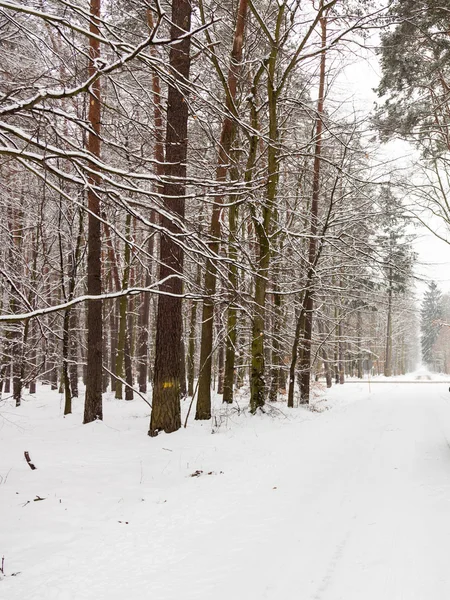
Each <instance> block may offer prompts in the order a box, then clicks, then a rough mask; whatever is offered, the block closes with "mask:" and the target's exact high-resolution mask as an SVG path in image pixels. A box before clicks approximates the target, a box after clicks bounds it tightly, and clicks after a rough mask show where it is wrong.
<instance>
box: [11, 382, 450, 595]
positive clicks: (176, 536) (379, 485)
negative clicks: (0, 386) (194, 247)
mask: <svg viewBox="0 0 450 600" xmlns="http://www.w3.org/2000/svg"><path fill="white" fill-rule="evenodd" d="M349 387H351V389H348V388H346V386H343V387H341V388H340V389H339V388H337V389H336V390H335V391H333V392H332V393H335V394H340V395H341V396H342V397H343V396H345V395H349V394H351V395H352V396H355V397H356V396H358V395H359V396H361V398H362V399H361V400H360V401H358V402H354V403H351V404H347V405H345V406H341V407H340V408H335V409H333V410H331V411H328V412H326V413H323V414H320V415H316V414H310V413H306V412H304V411H298V412H299V413H300V412H301V413H302V415H303V417H301V418H296V419H293V420H292V421H284V420H279V421H277V422H273V421H271V422H268V421H267V417H265V418H257V419H254V420H253V421H252V420H251V418H250V417H247V418H245V417H244V419H246V420H245V426H243V427H241V426H240V424H239V425H236V426H235V427H231V428H229V429H228V430H226V431H224V432H221V431H219V433H217V434H216V435H213V436H211V435H210V434H209V432H208V433H207V431H206V430H205V428H204V429H201V428H200V427H199V426H197V427H193V428H191V429H188V430H187V431H185V432H180V433H179V434H176V435H171V436H161V437H160V438H157V439H156V440H149V439H147V438H145V436H144V435H142V425H143V422H142V418H144V417H143V416H142V415H141V416H142V418H139V419H138V418H137V417H138V415H134V417H136V418H135V419H134V421H135V422H136V423H138V425H139V429H140V430H141V431H140V432H138V430H137V427H136V426H135V429H131V428H130V429H128V430H126V431H125V432H124V431H122V432H117V431H116V430H113V429H110V427H107V426H106V425H102V424H95V425H94V426H92V427H91V426H90V428H89V430H88V431H87V430H86V428H82V427H81V426H80V425H79V424H78V422H77V423H75V418H74V420H73V421H72V422H70V420H69V421H67V420H65V421H64V422H63V425H64V427H62V429H63V431H62V432H61V420H60V419H59V420H57V421H56V420H55V421H54V422H53V426H52V427H53V429H52V430H51V431H46V432H44V431H41V436H42V437H41V438H39V439H37V437H36V431H37V430H38V429H39V428H40V427H41V425H42V427H43V423H44V416H42V422H41V421H39V422H38V424H37V425H36V426H35V428H34V429H31V427H30V428H27V427H26V426H25V423H28V421H26V409H28V407H24V412H23V420H22V421H21V423H20V424H17V423H16V425H15V426H14V427H13V426H11V425H9V426H4V427H3V428H2V430H1V432H0V435H1V438H0V440H1V444H2V446H1V458H0V474H1V475H4V474H5V471H7V470H8V469H9V468H10V467H12V471H11V472H10V474H9V476H8V480H7V482H6V483H5V484H3V485H0V511H1V512H0V519H1V526H0V553H3V554H5V559H6V565H7V567H8V565H9V566H10V565H14V570H17V571H20V575H17V576H16V577H11V576H7V577H5V578H4V579H3V580H2V581H0V598H1V599H2V600H23V599H24V598H27V600H94V599H96V600H144V599H147V598H151V597H155V598H158V600H230V598H236V599H238V600H241V599H242V600H263V599H270V600H290V599H291V598H292V599H294V598H295V599H297V598H298V599H301V600H381V599H383V600H401V599H404V600H428V599H429V600H447V599H448V598H449V597H450V569H449V567H448V563H449V554H450V550H449V546H450V393H449V391H448V384H447V385H446V384H442V385H436V384H434V385H427V384H420V385H417V386H413V385H408V386H402V385H394V384H393V385H383V386H378V387H376V386H373V388H372V393H371V394H370V395H368V393H367V386H364V387H363V386H362V385H354V386H349ZM344 388H346V389H344ZM47 408H48V406H47V404H46V405H45V407H43V408H42V410H47ZM134 410H136V409H134ZM45 414H47V413H45ZM43 415H44V413H43ZM241 419H242V417H241ZM130 421H131V419H130ZM45 422H47V421H45ZM19 426H20V429H18V427H19ZM86 431H87V433H86ZM11 432H13V433H11ZM58 432H60V433H59V437H58ZM44 433H45V435H44ZM206 433H207V435H206ZM13 434H14V435H13ZM52 436H53V438H52ZM30 444H32V446H30ZM113 444H114V445H113ZM25 445H26V446H27V447H26V448H25ZM28 446H29V447H28ZM24 449H28V450H30V452H31V454H32V458H33V459H34V460H35V462H36V464H38V466H39V467H40V468H39V469H38V471H36V472H31V471H30V470H29V469H28V467H27V465H26V464H25V465H23V462H24V461H23V458H21V457H20V453H22V455H23V450H24ZM6 454H7V455H8V456H9V459H7V458H6ZM16 454H17V455H18V456H19V458H18V459H17V460H16V458H14V459H13V458H11V457H12V456H14V457H15V455H16ZM143 457H145V460H144V458H143ZM197 469H201V470H203V474H201V475H200V476H199V477H189V475H190V474H192V473H193V472H194V471H195V470H197ZM208 471H213V473H212V474H211V475H208V474H207V473H208ZM221 471H223V473H221ZM35 495H41V496H43V497H44V496H45V497H46V500H45V501H40V502H30V504H29V505H25V506H23V502H21V500H23V499H25V498H27V499H30V500H32V499H33V497H34V496H35ZM19 499H20V501H19ZM119 521H122V522H121V523H120V522H119ZM125 521H128V523H125ZM11 569H13V567H12V566H11Z"/></svg>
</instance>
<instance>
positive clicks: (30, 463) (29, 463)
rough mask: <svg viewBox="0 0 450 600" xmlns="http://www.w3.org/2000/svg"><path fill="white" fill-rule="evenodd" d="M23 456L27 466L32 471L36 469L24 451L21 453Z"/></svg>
mask: <svg viewBox="0 0 450 600" xmlns="http://www.w3.org/2000/svg"><path fill="white" fill-rule="evenodd" d="M23 455H24V456H25V460H26V461H27V463H28V466H29V467H30V469H31V470H32V471H35V470H36V467H35V466H34V464H33V463H32V462H31V458H30V454H29V453H28V452H27V451H26V450H25V452H24V453H23Z"/></svg>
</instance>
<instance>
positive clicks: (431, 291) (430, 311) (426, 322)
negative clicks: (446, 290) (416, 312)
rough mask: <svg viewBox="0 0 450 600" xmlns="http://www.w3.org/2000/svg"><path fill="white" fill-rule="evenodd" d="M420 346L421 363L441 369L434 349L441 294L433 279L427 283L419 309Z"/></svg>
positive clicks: (440, 308) (440, 318)
mask: <svg viewBox="0 0 450 600" xmlns="http://www.w3.org/2000/svg"><path fill="white" fill-rule="evenodd" d="M420 316H421V322H420V330H421V334H422V337H421V346H422V360H423V363H424V364H425V365H426V366H427V367H428V368H430V369H432V370H433V371H437V370H441V369H442V367H443V364H442V363H441V364H439V361H438V357H437V350H436V342H437V340H438V336H439V332H440V329H441V327H442V323H441V320H442V294H441V292H440V291H439V288H438V286H437V285H436V283H435V282H434V281H432V282H431V283H429V284H428V289H427V290H426V292H425V294H424V297H423V300H422V308H421V311H420Z"/></svg>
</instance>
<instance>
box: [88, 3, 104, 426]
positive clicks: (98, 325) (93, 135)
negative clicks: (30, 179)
mask: <svg viewBox="0 0 450 600" xmlns="http://www.w3.org/2000/svg"><path fill="white" fill-rule="evenodd" d="M90 12H91V21H90V25H89V31H90V32H91V33H92V34H95V35H97V36H100V30H99V26H98V25H99V20H100V0H90ZM99 58H100V42H99V40H98V39H97V38H96V37H94V36H92V37H91V38H90V39H89V67H88V74H89V76H92V75H94V73H95V72H96V62H97V60H98V59H99ZM100 110H101V99H100V79H97V80H96V81H95V83H93V84H92V86H91V88H90V93H89V113H88V120H89V124H90V130H89V134H88V142H87V150H88V152H90V153H91V154H92V155H93V156H94V157H95V158H98V157H100V119H101V112H100ZM94 168H95V167H94ZM99 184H100V177H99V176H98V175H97V174H91V175H90V177H89V187H88V192H87V198H88V208H89V220H88V257H87V293H88V294H89V295H92V296H99V295H101V293H102V263H101V247H102V244H101V223H100V220H99V217H100V197H99V196H98V193H97V191H96V190H95V189H94V187H95V186H96V185H99ZM102 317H103V315H102V301H101V300H89V301H88V305H87V328H88V334H87V373H86V399H85V404H84V423H90V422H92V421H95V420H96V419H103V405H102V375H103V372H102V371H103V365H102V360H103V357H102V341H103V319H102Z"/></svg>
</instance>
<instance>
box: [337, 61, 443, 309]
mask: <svg viewBox="0 0 450 600" xmlns="http://www.w3.org/2000/svg"><path fill="white" fill-rule="evenodd" d="M379 79H380V67H379V63H378V60H377V58H376V56H375V54H374V52H373V51H369V50H368V51H367V52H366V53H365V57H363V58H358V59H356V58H353V59H352V62H351V63H350V64H347V65H346V66H345V68H343V69H342V68H341V69H340V72H339V74H338V75H337V76H336V79H335V81H334V83H333V94H332V96H333V97H336V91H339V96H340V97H341V98H342V99H344V98H345V103H346V105H347V106H348V110H349V112H351V110H353V109H354V108H356V110H357V111H359V112H360V113H361V114H366V115H367V114H369V113H370V111H371V110H372V108H373V106H374V103H375V102H376V100H377V95H376V94H375V92H374V91H373V90H374V88H376V87H377V85H378V82H379ZM336 86H337V89H336ZM380 150H381V152H382V154H383V155H384V156H385V157H386V158H387V159H389V160H395V161H397V162H396V163H395V164H398V168H399V169H402V168H403V167H406V166H407V165H408V164H410V162H411V160H412V159H413V157H414V153H415V150H414V148H412V147H411V146H409V145H408V144H406V143H405V142H401V141H394V142H390V143H388V144H384V145H383V146H382V148H381V149H380ZM427 222H428V223H429V225H430V227H432V228H433V229H437V230H438V231H439V232H440V233H441V234H443V235H444V236H445V234H446V231H445V229H446V228H443V227H442V225H440V224H439V223H437V222H432V221H431V220H429V218H428V220H427ZM415 234H416V235H417V240H416V242H415V243H414V248H415V251H416V252H417V253H418V262H419V264H418V266H417V269H416V271H417V275H418V276H420V277H421V278H423V279H425V280H432V279H434V280H435V281H436V282H437V283H438V284H439V286H440V288H441V289H442V290H443V291H446V292H450V244H447V243H445V242H443V241H441V240H439V239H438V238H437V237H435V236H434V235H433V234H432V233H430V232H429V231H427V230H426V229H425V228H424V227H422V226H419V227H417V228H416V229H415ZM447 237H448V238H449V239H450V232H448V234H447ZM424 288H425V283H422V284H420V283H419V284H418V286H417V290H418V295H419V297H420V296H421V295H422V293H423V290H424Z"/></svg>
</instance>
